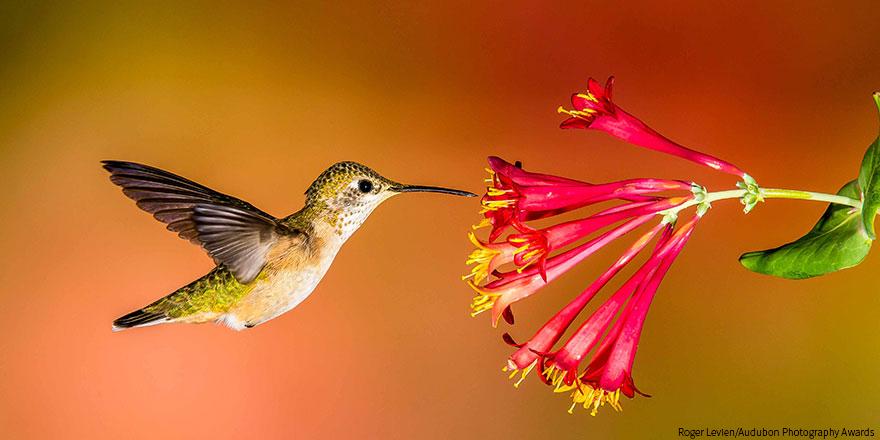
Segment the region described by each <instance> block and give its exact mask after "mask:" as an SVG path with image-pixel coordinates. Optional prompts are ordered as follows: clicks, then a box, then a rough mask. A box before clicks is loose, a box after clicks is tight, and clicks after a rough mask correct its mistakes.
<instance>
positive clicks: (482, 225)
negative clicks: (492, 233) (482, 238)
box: [471, 211, 492, 231]
mask: <svg viewBox="0 0 880 440" xmlns="http://www.w3.org/2000/svg"><path fill="white" fill-rule="evenodd" d="M483 212H485V211H483ZM483 212H480V214H482V213H483ZM488 226H492V221H491V220H489V219H487V218H484V219H482V220H480V222H479V223H477V224H475V225H473V226H471V229H473V230H474V231H476V230H477V229H480V228H485V227H488Z"/></svg>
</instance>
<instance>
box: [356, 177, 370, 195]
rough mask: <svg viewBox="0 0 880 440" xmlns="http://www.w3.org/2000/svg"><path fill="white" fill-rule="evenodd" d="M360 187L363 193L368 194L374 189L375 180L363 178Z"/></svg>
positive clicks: (359, 183)
mask: <svg viewBox="0 0 880 440" xmlns="http://www.w3.org/2000/svg"><path fill="white" fill-rule="evenodd" d="M358 189H359V190H361V192H362V193H364V194H366V193H368V192H370V191H372V190H373V182H370V181H369V180H361V181H360V182H358Z"/></svg>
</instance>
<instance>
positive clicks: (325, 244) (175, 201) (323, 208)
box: [102, 160, 476, 331]
mask: <svg viewBox="0 0 880 440" xmlns="http://www.w3.org/2000/svg"><path fill="white" fill-rule="evenodd" d="M102 164H103V166H104V169H106V170H107V171H109V172H110V181H111V182H113V183H114V184H116V185H118V186H120V187H122V192H123V193H124V194H125V195H126V196H128V197H129V198H131V199H133V200H134V201H135V202H136V203H137V206H138V207H139V208H141V209H143V210H144V211H147V212H148V213H150V214H152V215H153V217H154V218H156V219H157V220H159V221H160V222H162V223H165V224H166V225H167V228H168V230H170V231H172V232H176V233H177V235H178V236H180V238H183V239H184V240H188V241H190V242H192V243H194V244H197V245H199V246H201V247H202V248H203V249H204V250H205V251H206V252H207V253H208V255H209V256H210V257H211V258H213V260H214V263H215V264H216V266H215V267H214V268H213V269H212V270H211V271H210V272H208V273H207V274H205V275H204V276H202V277H201V278H198V279H197V280H195V281H193V282H191V283H189V284H187V285H185V286H183V287H181V288H180V289H177V290H176V291H174V292H172V293H170V294H169V295H167V296H165V297H163V298H161V299H159V300H157V301H155V302H153V303H151V304H149V305H147V306H145V307H143V308H141V309H138V310H135V311H133V312H131V313H129V314H127V315H125V316H122V317H121V318H118V319H116V320H115V321H113V330H114V331H119V330H124V329H128V328H132V327H146V326H152V325H156V324H165V323H205V322H215V323H218V324H223V325H226V326H227V327H229V328H232V329H235V330H243V329H246V328H251V327H254V326H256V325H259V324H262V323H264V322H266V321H268V320H270V319H272V318H275V317H277V316H279V315H281V314H282V313H285V312H287V311H289V310H291V309H293V308H294V307H296V306H297V305H299V304H300V303H301V302H302V301H303V300H305V299H306V298H307V297H308V296H309V295H310V294H311V293H312V291H313V290H314V289H315V287H317V285H318V283H319V282H320V281H321V279H322V278H323V277H324V274H325V273H326V272H327V270H328V269H329V268H330V265H331V264H332V263H333V259H334V258H335V257H336V254H337V253H338V252H339V249H340V248H341V247H342V245H343V244H345V242H346V241H347V240H348V239H349V238H350V237H351V235H352V234H354V232H355V231H357V229H358V228H359V227H360V226H361V225H362V224H363V223H364V221H365V220H366V219H367V217H369V215H370V214H371V213H372V212H373V210H374V209H376V207H377V206H379V205H380V204H381V203H382V202H384V201H386V200H388V199H389V198H391V197H393V196H395V195H398V194H403V193H414V192H434V193H444V194H452V195H457V196H466V197H476V194H473V193H470V192H467V191H459V190H455V189H449V188H441V187H436V186H421V185H405V184H401V183H398V182H395V181H393V180H390V179H387V178H385V177H382V176H381V175H379V173H377V172H375V171H373V170H372V169H370V168H368V167H366V166H364V165H361V164H359V163H356V162H339V163H336V164H334V165H332V166H330V168H327V170H325V171H324V172H323V173H321V175H320V176H318V178H317V179H315V181H314V182H312V184H311V186H309V188H308V190H306V192H305V195H306V201H305V206H304V207H303V208H302V209H300V210H299V211H297V212H295V213H293V214H291V215H289V216H287V217H283V218H276V217H273V216H272V215H270V214H267V213H266V212H264V211H262V210H260V209H258V208H256V207H254V206H253V205H251V204H250V203H248V202H245V201H244V200H241V199H238V198H235V197H232V196H229V195H226V194H222V193H220V192H217V191H214V190H212V189H210V188H208V187H206V186H204V185H201V184H198V183H196V182H193V181H192V180H189V179H186V178H184V177H181V176H178V175H176V174H173V173H170V172H168V171H163V170H161V169H158V168H154V167H151V166H147V165H142V164H138V163H134V162H123V161H115V160H107V161H103V162H102Z"/></svg>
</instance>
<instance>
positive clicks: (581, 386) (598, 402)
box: [568, 380, 623, 416]
mask: <svg viewBox="0 0 880 440" xmlns="http://www.w3.org/2000/svg"><path fill="white" fill-rule="evenodd" d="M575 383H576V384H577V386H576V387H575V388H577V389H576V390H575V391H574V392H573V393H572V394H571V397H572V405H571V407H570V408H569V409H568V412H569V414H571V413H572V411H573V410H574V408H575V407H576V406H577V405H582V406H583V407H584V409H589V410H590V415H591V416H595V415H596V413H597V412H598V411H599V407H601V406H605V404H606V403H607V404H608V406H610V407H611V408H614V410H615V411H623V408H622V407H621V406H620V389H617V390H615V391H606V390H603V389H601V388H599V389H597V388H593V387H591V386H589V385H587V384H585V383H583V382H581V381H580V380H575Z"/></svg>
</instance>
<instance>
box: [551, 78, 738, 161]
mask: <svg viewBox="0 0 880 440" xmlns="http://www.w3.org/2000/svg"><path fill="white" fill-rule="evenodd" d="M613 83H614V77H610V78H608V81H607V82H606V83H605V87H604V88H602V86H601V85H599V82H598V81H596V80H594V79H593V78H590V79H589V80H588V81H587V91H586V93H576V94H574V95H572V96H571V105H572V107H574V109H573V110H566V109H565V108H563V107H562V106H560V107H559V109H558V111H559V113H565V114H567V115H568V116H570V117H569V118H568V119H566V120H564V121H562V124H561V125H560V127H561V128H582V129H587V128H592V129H596V130H601V131H604V132H606V133H608V134H610V135H611V136H614V137H616V138H619V139H623V140H624V141H627V142H629V143H631V144H634V145H638V146H641V147H645V148H649V149H652V150H656V151H660V152H663V153H667V154H671V155H674V156H678V157H681V158H683V159H687V160H690V161H692V162H696V163H698V164H701V165H705V166H708V167H710V168H714V169H716V170H719V171H723V172H725V173H729V174H734V175H737V176H741V177H743V178H745V177H746V173H745V172H743V171H742V170H741V169H739V168H738V167H737V166H735V165H733V164H731V163H729V162H726V161H724V160H721V159H718V158H716V157H713V156H710V155H708V154H704V153H701V152H699V151H695V150H691V149H690V148H687V147H684V146H682V145H679V144H677V143H675V142H673V141H671V140H669V139H667V138H666V137H664V136H663V135H661V134H660V133H657V132H656V131H654V130H653V129H652V128H651V127H648V126H647V125H646V124H645V123H644V122H642V121H640V120H639V119H638V118H636V117H635V116H633V115H631V114H629V113H627V112H625V111H624V110H623V109H622V108H620V107H618V106H617V105H616V104H614V102H612V101H611V87H612V85H613Z"/></svg>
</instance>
